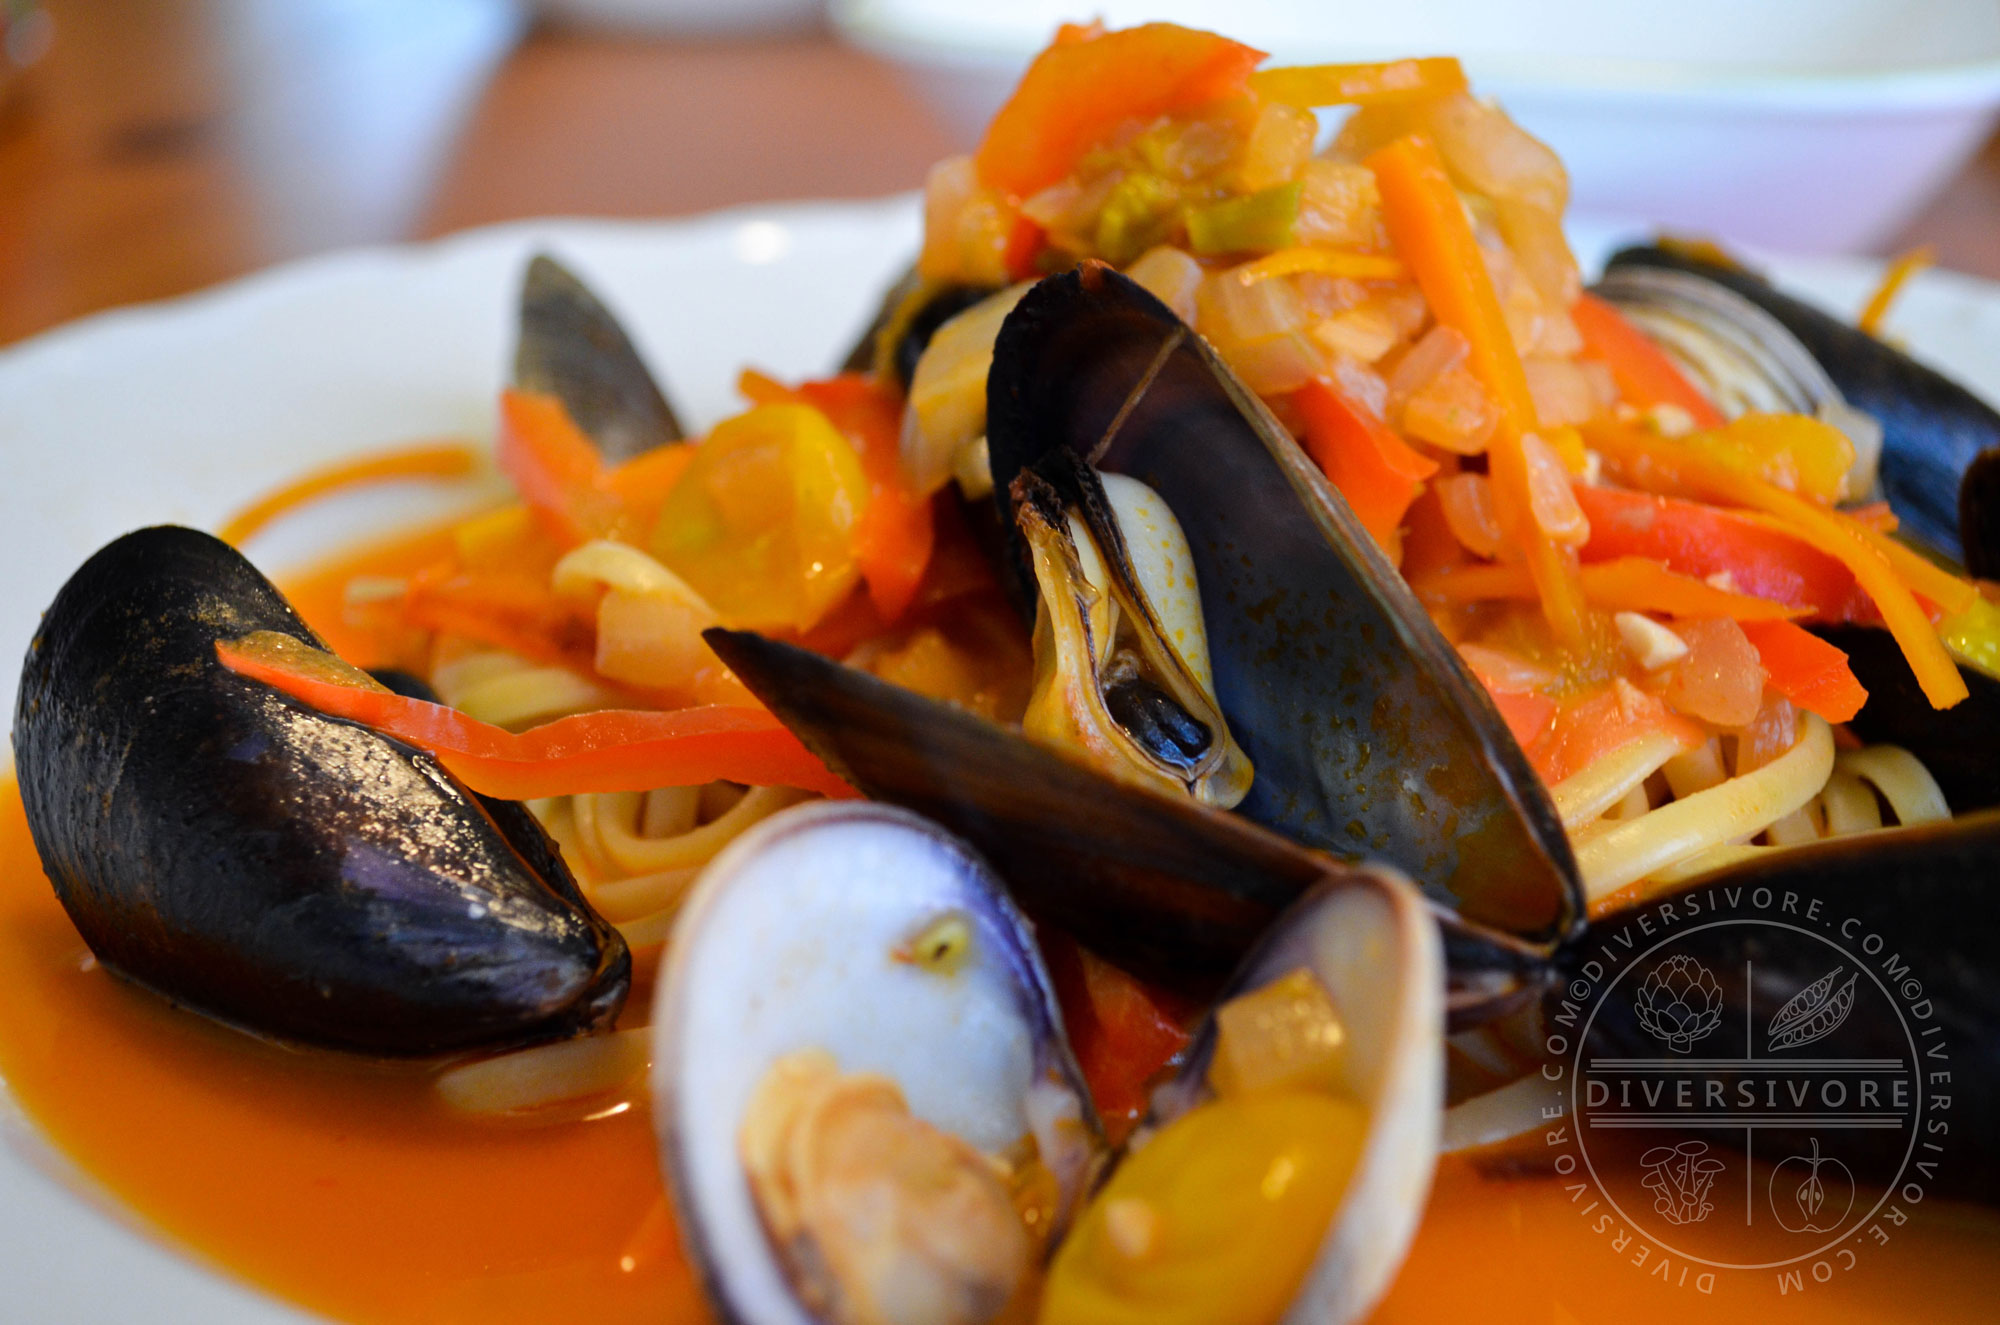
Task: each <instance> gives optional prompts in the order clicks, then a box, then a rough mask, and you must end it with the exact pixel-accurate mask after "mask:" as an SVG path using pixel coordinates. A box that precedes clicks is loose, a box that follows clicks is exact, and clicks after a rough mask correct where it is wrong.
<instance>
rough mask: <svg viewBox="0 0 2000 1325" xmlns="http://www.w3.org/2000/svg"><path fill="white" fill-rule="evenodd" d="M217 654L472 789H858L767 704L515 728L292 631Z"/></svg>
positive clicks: (837, 792) (237, 643) (493, 792)
mask: <svg viewBox="0 0 2000 1325" xmlns="http://www.w3.org/2000/svg"><path fill="white" fill-rule="evenodd" d="M215 652H216V656H217V657H218V658H220V659H221V660H222V665H223V666H225V667H227V668H228V669H229V670H230V671H232V672H235V673H237V674H238V675H240V676H245V677H248V678H250V679H251V680H253V681H261V682H263V683H264V684H265V685H268V686H272V687H274V688H276V689H278V690H281V691H283V692H284V693H285V694H288V695H290V696H291V697H292V698H294V699H296V700H298V701H300V702H301V703H304V704H308V705H310V706H311V707H313V708H315V709H318V710H319V711H320V712H322V713H326V714H329V715H331V716H333V717H336V718H346V719H349V720H350V721H353V722H359V723H364V724H366V725H367V726H370V727H373V728H375V729H376V730H378V731H380V732H383V733H385V734H386V735H389V736H394V737H396V738H397V739H398V740H402V741H407V742H409V743H410V744H411V745H415V746H419V747H421V748H423V749H425V750H428V751H430V752H431V753H432V754H434V755H436V756H437V758H438V762H439V763H441V764H443V765H444V766H445V767H446V768H447V769H449V770H450V771H451V772H452V773H453V774H454V775H456V776H457V777H458V778H459V779H460V780H461V781H463V782H464V783H465V784H466V785H467V786H469V787H471V788H472V789H473V790H474V791H477V792H480V793H481V794H483V795H487V796H497V797H500V798H501V799H503V800H531V799H534V798H536V797H539V796H561V795H569V794H573V793H577V792H593V791H647V790H651V789H652V788H654V787H685V786H700V785H703V784H705V783H709V782H715V781H728V782H742V783H747V784H749V785H752V786H784V787H801V788H804V789H805V790H808V791H817V792H822V793H824V794H826V795H828V796H848V797H851V796H853V795H854V794H855V793H854V791H853V789H852V788H850V787H848V785H847V784H846V783H844V782H842V781H841V780H840V779H839V778H837V777H835V776H834V775H833V774H832V773H831V772H829V771H828V770H827V767H826V765H825V764H823V763H821V762H820V761H819V759H818V758H817V757H816V756H815V755H813V754H812V753H811V752H810V751H808V750H807V749H806V748H805V746H804V745H802V744H800V742H799V739H798V737H796V736H794V735H792V734H791V732H789V731H787V730H786V729H785V727H784V725H783V724H782V723H780V722H779V721H778V720H777V719H776V718H775V717H773V716H772V715H771V714H770V713H769V712H767V711H765V710H764V709H761V708H751V707H748V706H741V705H722V704H712V705H707V706H704V707H701V708H688V709H679V710H675V711H673V712H660V711H656V710H650V709H609V710H605V711H603V712H599V713H579V714H576V715H575V716H573V717H567V718H558V719H556V720H555V721H554V722H548V723H544V724H542V725H541V726H539V727H531V728H529V729H528V730H527V731H524V732H510V731H508V730H506V729H505V728H503V727H495V726H493V725H492V724H491V723H485V722H480V721H478V720H476V719H474V718H469V717H467V716H466V715H465V714H463V713H460V712H459V711H458V710H457V709H454V708H449V707H447V706H445V705H443V704H431V703H427V702H425V701H424V700H421V699H410V698H407V697H405V696H403V695H398V694H395V693H393V692H391V691H389V690H387V689H384V688H383V687H381V686H379V685H377V684H376V683H375V681H374V678H372V677H370V676H369V675H368V674H367V673H365V672H362V671H360V670H358V669H356V668H353V667H350V666H349V665H348V664H346V663H344V662H342V661H341V660H340V659H338V658H336V657H334V656H333V655H332V654H329V653H323V652H321V651H320V650H318V649H314V648H311V647H309V646H307V645H304V644H301V643H300V642H299V641H297V640H295V639H293V638H291V637H290V636H288V635H276V634H273V633H270V632H260V633H258V634H255V635H250V636H246V637H244V638H243V639H240V640H218V641H217V642H216V645H215Z"/></svg>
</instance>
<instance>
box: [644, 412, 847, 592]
mask: <svg viewBox="0 0 2000 1325" xmlns="http://www.w3.org/2000/svg"><path fill="white" fill-rule="evenodd" d="M868 500H869V484H868V479H867V476H866V474H865V473H864V472H863V470H862V467H861V461H860V460H859V459H858V458H857V457H856V456H855V454H854V447H853V446H852V445H851V444H850V443H849V442H848V441H847V439H846V438H844V437H842V436H841V435H840V433H838V432H836V431H835V430H834V427H833V425H832V424H831V423H829V422H828V421H827V417H826V415H824V414H822V413H821V412H820V411H819V410H817V409H814V408H812V407H810V406H807V405H795V404H775V405H759V406H757V407H756V408H755V409H752V410H751V411H749V412H748V413H746V414H739V415H737V416H736V417H735V418H733V419H728V420H725V421H724V422H722V423H720V424H717V425H716V427H715V430H714V431H713V432H711V433H710V434H709V435H708V437H707V438H706V439H705V440H704V441H703V442H702V443H701V445H700V446H699V448H698V449H697V450H696V452H695V457H694V460H693V462H692V463H691V464H689V466H688V469H687V472H686V473H685V474H683V475H682V476H681V479H680V481H679V482H678V483H676V484H675V485H674V488H673V491H672V492H671V493H669V494H668V496H667V501H666V505H665V506H663V507H662V508H661V510H660V518H659V521H658V523H656V524H655V525H654V527H653V533H652V537H651V540H650V544H649V546H650V550H651V551H652V553H653V555H654V556H655V557H657V558H658V559H659V561H660V563H661V564H662V565H664V566H666V567H667V568H668V569H669V570H671V571H673V572H674V573H675V574H676V575H679V576H680V577H681V578H682V579H684V580H686V581H687V582H688V584H690V585H691V586H693V588H694V590H695V592H697V593H699V594H700V595H701V596H702V597H703V598H704V599H706V600H707V602H708V604H709V605H710V606H711V607H713V608H714V609H715V610H716V612H717V613H719V614H720V615H721V617H722V619H723V620H724V621H725V622H728V623H729V624H731V625H736V626H744V627H750V628H763V629H769V628H773V627H777V628H783V629H789V630H796V631H804V630H810V629H811V628H812V627H813V626H814V625H815V624H816V623H817V622H819V621H820V619H821V618H823V617H825V616H826V615H827V613H828V612H830V611H832V610H833V609H834V608H835V607H836V606H838V605H839V603H840V601H841V600H842V599H843V598H845V597H846V596H847V594H848V592H849V590H851V589H852V588H853V587H854V584H855V581H856V580H857V579H858V578H859V577H860V567H859V565H858V564H857V561H856V556H855V548H854V543H855V531H856V527H857V526H858V525H859V524H860V521H861V514H862V511H863V510H864V509H865V507H866V506H867V504H868Z"/></svg>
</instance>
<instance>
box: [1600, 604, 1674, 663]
mask: <svg viewBox="0 0 2000 1325" xmlns="http://www.w3.org/2000/svg"><path fill="white" fill-rule="evenodd" d="M1611 621H1612V624H1613V625H1615V626H1617V627H1618V637H1619V638H1620V639H1622V640H1624V641H1625V647H1626V648H1627V649H1630V650H1631V651H1632V656H1633V657H1634V658H1637V659H1638V660H1639V665H1640V666H1641V667H1643V668H1645V669H1646V670H1647V671H1649V672H1657V671H1659V670H1660V669H1661V668H1662V667H1665V666H1667V665H1668V664H1669V663H1676V662H1679V661H1680V660H1681V659H1683V658H1685V657H1687V651H1688V646H1687V641H1686V640H1683V639H1682V638H1681V637H1680V636H1679V635H1676V634H1674V632H1673V631H1671V630H1668V629H1667V628H1666V627H1665V626H1663V625H1661V624H1660V623H1659V622H1657V621H1655V620H1653V619H1652V618H1651V617H1649V616H1642V615H1641V614H1639V613H1637V612H1620V613H1618V614H1617V615H1616V616H1614V617H1612V618H1611Z"/></svg>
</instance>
